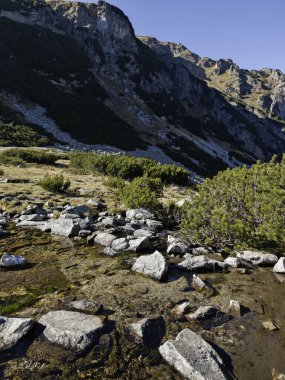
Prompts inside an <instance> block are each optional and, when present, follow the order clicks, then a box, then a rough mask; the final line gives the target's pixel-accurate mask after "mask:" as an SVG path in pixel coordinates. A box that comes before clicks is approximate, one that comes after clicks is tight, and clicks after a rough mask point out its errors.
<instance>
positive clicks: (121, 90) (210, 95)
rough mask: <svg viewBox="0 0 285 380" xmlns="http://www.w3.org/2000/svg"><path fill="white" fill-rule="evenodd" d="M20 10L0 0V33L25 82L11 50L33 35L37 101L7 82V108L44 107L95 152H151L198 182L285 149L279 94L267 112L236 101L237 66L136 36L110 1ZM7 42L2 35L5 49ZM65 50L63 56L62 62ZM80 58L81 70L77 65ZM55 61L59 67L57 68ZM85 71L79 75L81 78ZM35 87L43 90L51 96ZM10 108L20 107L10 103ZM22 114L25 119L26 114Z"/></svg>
mask: <svg viewBox="0 0 285 380" xmlns="http://www.w3.org/2000/svg"><path fill="white" fill-rule="evenodd" d="M20 3H21V4H19V2H17V3H15V2H13V1H12V0H4V3H3V4H2V6H1V7H0V26H1V24H2V25H4V24H5V23H6V24H7V25H6V28H7V27H8V24H9V28H10V31H11V36H9V43H10V48H11V46H12V50H13V54H14V55H15V58H13V59H14V60H15V59H18V61H19V64H18V66H17V75H18V77H19V78H20V79H21V80H20V81H18V82H19V83H21V81H22V78H23V77H24V75H26V72H24V69H23V67H22V61H21V59H22V56H21V59H20V58H19V57H20V55H19V48H18V49H16V48H15V45H17V44H16V42H17V41H16V40H17V37H16V36H17V33H18V35H19V33H23V34H24V33H27V34H29V33H30V34H31V35H33V42H32V44H34V45H33V46H30V47H29V46H28V43H27V41H25V44H26V45H24V47H25V48H27V50H28V51H30V50H32V51H34V50H35V48H37V49H38V53H33V54H34V58H33V61H30V62H28V58H27V59H26V60H27V62H26V66H29V67H31V66H32V67H33V76H32V78H31V81H32V86H33V85H34V86H35V88H37V91H38V93H37V95H35V94H34V92H35V91H32V90H31V91H30V92H27V87H29V83H30V86H31V81H30V82H29V83H25V84H24V85H23V86H22V87H21V88H20V86H19V85H18V83H17V85H14V87H13V86H12V87H13V88H11V83H7V80H6V78H4V75H2V78H0V88H1V94H2V95H1V97H0V98H1V99H2V103H3V102H4V100H3V99H4V98H5V99H15V97H16V99H17V101H16V103H17V104H18V105H19V103H21V104H22V106H20V108H21V109H24V107H23V104H25V103H27V102H28V103H30V104H33V105H34V107H37V106H40V107H42V109H43V115H44V114H45V113H46V116H47V117H48V118H50V119H51V120H53V121H54V122H55V124H56V125H57V126H58V128H59V130H62V131H64V132H67V133H69V134H70V135H71V136H72V138H74V139H76V140H79V141H81V142H83V143H84V144H86V145H87V146H88V145H89V146H90V148H92V147H93V145H94V144H95V145H100V144H101V145H106V144H107V145H110V146H113V147H115V148H118V149H124V150H127V151H130V152H134V151H137V153H138V154H142V155H144V154H145V155H149V154H152V153H150V152H151V151H152V152H154V151H155V152H156V153H153V154H152V155H155V154H157V155H158V156H159V154H158V153H159V152H161V156H163V155H165V156H166V157H168V158H169V159H170V161H171V160H173V161H175V162H180V163H181V164H183V165H184V166H186V167H188V168H189V169H190V170H192V171H193V172H194V173H198V174H199V175H202V176H207V175H210V176H211V175H214V174H215V173H216V172H217V171H218V170H221V169H225V168H226V167H228V166H232V167H233V166H237V165H241V164H250V163H253V162H255V161H256V160H257V159H261V160H268V159H270V158H271V156H272V155H273V154H281V153H283V152H284V151H285V135H284V134H283V131H282V129H283V127H284V123H285V122H284V120H283V117H284V116H285V115H284V114H283V107H284V104H283V101H284V99H285V96H284V99H283V87H282V86H281V89H280V92H277V94H276V95H275V100H274V101H273V100H272V99H271V98H270V99H271V100H272V101H271V104H269V103H270V99H269V97H268V96H271V94H267V93H266V94H264V97H265V100H264V102H265V103H266V102H267V103H268V102H269V103H268V104H269V108H268V107H267V108H265V106H260V105H259V106H258V107H257V106H256V107H253V105H252V104H251V100H252V97H251V98H250V97H249V98H250V99H249V100H248V99H245V97H244V96H243V98H242V96H241V95H240V94H241V91H245V90H244V83H243V82H240V81H241V79H240V73H239V71H237V69H236V67H235V66H234V64H233V63H232V64H231V63H230V62H232V61H224V60H220V61H213V60H210V59H205V58H200V57H199V56H198V55H196V54H195V53H191V52H190V50H188V49H187V48H186V47H184V46H183V45H181V44H174V43H169V42H168V43H161V42H159V41H158V40H156V39H155V38H153V37H141V36H135V32H134V29H133V26H132V24H131V23H130V21H129V19H128V18H127V16H125V15H124V13H123V12H122V11H121V10H119V9H118V8H116V7H114V6H112V5H110V4H108V3H107V2H105V1H99V2H98V3H97V4H86V3H84V4H83V3H78V2H76V3H70V2H66V1H57V0H55V1H53V0H50V1H48V0H46V1H40V2H38V1H37V2H33V1H32V0H27V1H21V2H20ZM19 30H21V32H20V31H19ZM13 32H15V33H14V34H15V36H14V37H13ZM39 33H41V36H40V37H39V36H38V34H39ZM3 34H5V33H4V32H3V27H2V32H1V35H2V37H1V36H0V42H1V43H2V46H3V45H5V41H4V37H5V36H4V35H3ZM6 39H7V36H6ZM30 39H31V38H30ZM27 40H28V38H27ZM43 41H49V42H48V43H47V42H46V43H47V44H48V46H46V47H47V48H49V49H50V52H49V54H50V55H47V56H46V57H45V59H46V60H47V62H48V63H47V62H46V64H43V62H42V61H43V57H41V59H39V55H40V54H44V53H43V52H42V49H41V48H40V47H39V46H40V43H41V42H43ZM67 41H68V42H67ZM6 45H7V42H6ZM56 47H57V48H56ZM6 48H7V49H6V51H5V52H4V57H5V58H6V64H10V61H11V58H9V54H10V56H11V51H12V50H11V49H10V50H11V51H10V50H9V47H7V46H6ZM29 49H30V50H29ZM60 50H61V51H64V52H65V55H66V57H65V58H64V57H60V56H59V55H60V53H59V52H60ZM75 55H76V56H77V58H78V61H77V62H78V66H76V65H73V66H72V64H71V61H72V60H73V58H72V57H74V56H75ZM79 57H80V59H79ZM50 58H51V59H50ZM67 60H68V62H69V64H68V66H67V69H64V67H65V66H66V63H67ZM53 62H60V64H58V65H57V67H55V66H56V65H55V64H52V63H53ZM79 62H80V64H79ZM82 62H85V64H84V65H82V64H81V63H82ZM3 65H4V64H3ZM60 65H61V66H60ZM80 65H81V66H82V67H80V70H81V72H76V70H77V71H78V67H79V66H80ZM59 66H60V67H59ZM83 66H84V67H83ZM208 66H209V67H210V70H209V67H208ZM213 67H214V69H213ZM231 67H234V70H233V69H232V68H231ZM15 70H16V69H15ZM230 70H232V71H234V75H232V76H231V78H230V79H231V80H227V81H225V80H224V79H223V75H225V74H226V75H227V76H229V71H230ZM223 71H224V72H223ZM7 74H9V72H8V73H7V70H6V74H5V75H6V76H7ZM29 75H30V74H29ZM247 80H248V78H246V83H247ZM282 80H283V77H282ZM5 82H6V83H5ZM260 82H261V81H260V80H259V79H256V83H259V84H260ZM38 83H42V85H41V86H42V87H43V86H46V88H47V89H48V90H49V93H50V96H49V97H48V96H47V94H43V93H42V90H41V89H40V88H39V87H40V86H39V85H38ZM236 83H237V84H238V85H239V87H238V85H237V89H239V90H240V93H238V92H237V94H238V95H236V96H235V97H234V92H233V90H232V87H233V88H234V87H235V86H232V85H233V84H234V85H236ZM281 83H283V82H281ZM261 84H262V83H261ZM230 85H231V86H232V87H230ZM32 86H31V87H32ZM23 87H24V88H23ZM4 95H5V96H4ZM45 95H46V96H45ZM262 96H263V95H262V94H261V98H262ZM55 102H57V104H55ZM14 103H15V102H14ZM59 103H61V104H62V107H59V106H58V104H59ZM258 104H260V103H258ZM262 104H263V103H262ZM6 105H7V101H6ZM8 106H9V107H12V108H13V106H15V104H14V105H13V101H12V102H10V103H9V102H8ZM60 108H62V112H60ZM95 108H96V111H95ZM269 111H270V112H271V113H270V112H269ZM26 113H27V112H26ZM284 113H285V112H284ZM22 116H23V117H24V119H25V118H26V119H27V115H26V114H23V113H22ZM284 119H285V117H284ZM28 121H29V120H28ZM42 127H44V125H42ZM118 132H119V133H118ZM120 137H121V138H120ZM153 158H155V157H153Z"/></svg>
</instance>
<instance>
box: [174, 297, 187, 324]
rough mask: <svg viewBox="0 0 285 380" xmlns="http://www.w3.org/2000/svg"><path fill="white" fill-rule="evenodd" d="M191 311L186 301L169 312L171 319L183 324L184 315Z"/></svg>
mask: <svg viewBox="0 0 285 380" xmlns="http://www.w3.org/2000/svg"><path fill="white" fill-rule="evenodd" d="M190 311H191V306H190V303H189V302H188V301H185V302H182V303H180V304H178V305H176V306H174V308H173V309H172V310H171V312H170V314H171V316H172V318H174V319H175V320H177V321H180V322H183V321H185V319H186V318H185V315H186V314H187V313H189V312H190Z"/></svg>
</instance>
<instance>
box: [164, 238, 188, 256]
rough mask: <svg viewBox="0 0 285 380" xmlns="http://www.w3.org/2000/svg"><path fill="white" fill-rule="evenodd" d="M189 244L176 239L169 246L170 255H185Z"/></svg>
mask: <svg viewBox="0 0 285 380" xmlns="http://www.w3.org/2000/svg"><path fill="white" fill-rule="evenodd" d="M187 250H188V245H187V244H186V243H184V242H182V241H174V242H173V243H171V244H170V245H169V246H168V248H167V253H168V255H185V253H186V252H187Z"/></svg>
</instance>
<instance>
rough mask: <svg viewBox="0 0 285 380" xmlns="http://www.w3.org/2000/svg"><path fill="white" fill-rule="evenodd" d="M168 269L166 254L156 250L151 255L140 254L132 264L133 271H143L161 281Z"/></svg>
mask: <svg viewBox="0 0 285 380" xmlns="http://www.w3.org/2000/svg"><path fill="white" fill-rule="evenodd" d="M167 270H168V264H167V262H166V260H165V258H164V256H163V255H162V254H161V253H160V252H158V251H155V252H154V253H153V254H151V255H144V256H140V257H139V258H138V259H137V260H136V261H135V263H134V264H133V266H132V271H134V272H138V273H142V274H144V275H146V276H148V277H151V278H153V279H155V280H158V281H160V280H161V279H162V278H163V276H164V275H165V274H166V272H167Z"/></svg>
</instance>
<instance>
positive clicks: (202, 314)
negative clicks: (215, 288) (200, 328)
mask: <svg viewBox="0 0 285 380" xmlns="http://www.w3.org/2000/svg"><path fill="white" fill-rule="evenodd" d="M218 312H219V309H217V308H216V307H215V306H200V307H199V308H198V309H197V310H196V311H195V312H194V313H190V314H187V315H185V318H186V319H187V320H188V321H192V320H197V319H204V318H211V317H215V316H216V315H217V313H218Z"/></svg>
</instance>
